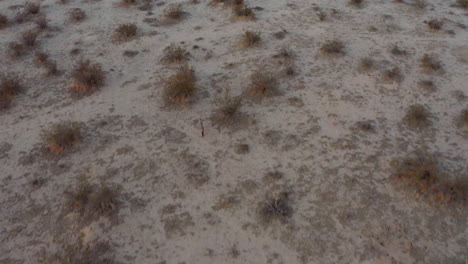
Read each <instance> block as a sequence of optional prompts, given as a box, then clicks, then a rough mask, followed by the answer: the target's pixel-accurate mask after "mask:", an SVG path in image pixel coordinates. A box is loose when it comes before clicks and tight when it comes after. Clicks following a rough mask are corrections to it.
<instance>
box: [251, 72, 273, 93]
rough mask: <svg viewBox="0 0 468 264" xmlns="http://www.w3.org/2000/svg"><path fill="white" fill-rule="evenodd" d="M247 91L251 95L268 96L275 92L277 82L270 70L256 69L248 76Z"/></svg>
mask: <svg viewBox="0 0 468 264" xmlns="http://www.w3.org/2000/svg"><path fill="white" fill-rule="evenodd" d="M250 81H251V84H250V87H249V89H248V93H249V94H250V95H253V96H268V95H274V94H276V92H277V91H276V87H277V86H278V82H277V80H276V78H275V76H274V75H273V74H272V73H270V72H263V71H256V72H255V73H253V74H252V75H251V76H250Z"/></svg>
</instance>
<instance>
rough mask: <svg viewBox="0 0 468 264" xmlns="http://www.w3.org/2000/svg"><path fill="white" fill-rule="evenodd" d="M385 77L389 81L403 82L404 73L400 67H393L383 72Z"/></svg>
mask: <svg viewBox="0 0 468 264" xmlns="http://www.w3.org/2000/svg"><path fill="white" fill-rule="evenodd" d="M383 78H384V80H387V81H394V82H401V81H402V80H403V75H402V73H401V71H400V68H398V67H396V66H395V67H393V68H391V69H388V70H386V71H384V72H383Z"/></svg>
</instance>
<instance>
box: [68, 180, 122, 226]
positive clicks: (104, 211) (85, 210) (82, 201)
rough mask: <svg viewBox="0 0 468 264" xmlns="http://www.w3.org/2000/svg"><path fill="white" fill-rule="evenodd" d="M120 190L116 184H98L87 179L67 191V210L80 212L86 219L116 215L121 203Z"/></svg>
mask: <svg viewBox="0 0 468 264" xmlns="http://www.w3.org/2000/svg"><path fill="white" fill-rule="evenodd" d="M119 191H120V190H119V189H118V188H117V187H116V186H108V185H105V184H101V185H99V186H96V185H91V184H90V183H88V182H87V181H84V182H80V183H79V184H78V186H76V187H75V188H72V187H69V188H68V189H67V190H66V191H65V195H66V196H67V203H66V204H67V207H66V209H67V210H66V211H71V212H76V213H79V214H80V216H81V217H82V219H84V220H93V219H97V218H99V217H101V216H105V217H108V216H112V215H116V214H117V213H118V210H119V205H120V201H119V194H120V192H119Z"/></svg>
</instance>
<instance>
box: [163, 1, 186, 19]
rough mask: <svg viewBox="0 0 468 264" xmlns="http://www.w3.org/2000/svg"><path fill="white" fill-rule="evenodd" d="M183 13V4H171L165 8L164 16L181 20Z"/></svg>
mask: <svg viewBox="0 0 468 264" xmlns="http://www.w3.org/2000/svg"><path fill="white" fill-rule="evenodd" d="M183 15H184V11H183V9H182V5H181V4H170V5H169V6H168V7H167V8H166V9H164V16H165V17H166V18H169V19H174V20H179V19H181V18H182V17H183Z"/></svg>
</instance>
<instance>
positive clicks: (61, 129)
mask: <svg viewBox="0 0 468 264" xmlns="http://www.w3.org/2000/svg"><path fill="white" fill-rule="evenodd" d="M42 137H43V138H44V141H45V143H46V148H47V150H48V151H49V153H51V154H57V155H60V154H63V153H64V151H66V150H70V149H71V148H72V147H74V146H75V145H77V144H78V143H80V142H81V140H82V133H81V126H80V125H79V124H78V123H75V122H62V123H58V124H54V125H53V126H52V128H51V129H50V130H48V131H44V132H43V134H42Z"/></svg>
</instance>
